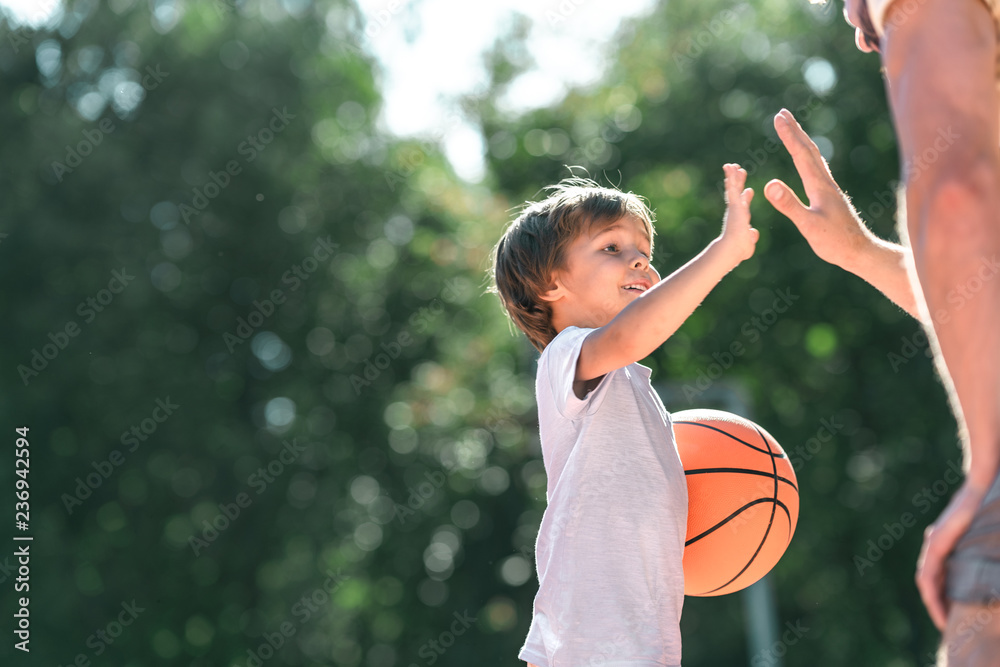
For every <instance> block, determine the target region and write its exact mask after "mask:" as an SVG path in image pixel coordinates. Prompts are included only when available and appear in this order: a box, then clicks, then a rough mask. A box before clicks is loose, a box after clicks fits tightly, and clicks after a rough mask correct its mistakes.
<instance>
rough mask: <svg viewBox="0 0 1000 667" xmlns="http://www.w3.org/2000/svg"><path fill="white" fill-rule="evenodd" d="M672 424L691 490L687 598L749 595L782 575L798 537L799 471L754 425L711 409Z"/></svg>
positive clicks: (675, 416) (682, 416) (686, 550)
mask: <svg viewBox="0 0 1000 667" xmlns="http://www.w3.org/2000/svg"><path fill="white" fill-rule="evenodd" d="M672 417H673V422H674V435H675V437H676V438H677V450H678V452H680V456H681V462H682V463H683V464H684V473H685V475H686V477H687V486H688V523H687V539H686V541H685V547H684V594H685V595H698V596H709V595H723V594H725V593H732V592H734V591H738V590H741V589H743V588H746V587H747V586H749V585H750V584H752V583H754V582H756V581H757V580H759V579H760V578H761V577H763V576H764V575H765V574H767V573H768V572H769V571H770V570H771V568H772V567H774V565H775V564H776V563H777V562H778V559H779V558H781V555H782V554H783V553H785V548H786V547H787V546H788V543H789V542H790V541H791V540H792V534H793V533H795V524H796V522H797V521H798V518H799V488H798V482H797V481H796V479H795V470H793V469H792V464H791V463H790V462H789V461H788V457H787V456H786V455H785V452H784V450H783V449H782V448H781V445H779V444H778V443H777V441H776V440H775V439H774V438H773V437H771V434H770V433H768V432H767V431H765V430H764V429H763V428H761V427H760V426H758V425H757V424H755V423H753V422H752V421H750V420H749V419H744V418H743V417H740V416H738V415H734V414H732V413H729V412H723V411H722V410H707V409H699V410H684V411H682V412H676V413H673V415H672Z"/></svg>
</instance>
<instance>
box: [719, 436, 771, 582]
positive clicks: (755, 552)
mask: <svg viewBox="0 0 1000 667" xmlns="http://www.w3.org/2000/svg"><path fill="white" fill-rule="evenodd" d="M754 430H755V431H757V434H758V435H760V439H761V440H762V441H763V442H764V446H765V447H767V449H768V451H770V449H771V444H770V443H769V442H768V441H767V438H765V437H764V434H763V433H761V432H760V429H759V428H757V425H756V424H754ZM771 466H772V467H773V468H774V478H775V479H774V498H772V500H773V501H774V503H777V502H778V479H777V477H778V466H777V464H775V462H774V458H773V457H772V458H771ZM774 503H772V504H771V518H770V519H768V520H767V530H765V531H764V537H762V538H760V544H758V545H757V550H756V551H754V552H753V556H750V560H748V561H747V564H746V565H744V566H743V569H742V570H740V571H739V572H737V573H736V576H734V577H733V578H732V579H730V580H729V581H727V582H726V583H724V584H722V585H721V586H719V587H718V588H714V589H712V590H710V591H708V592H709V593H714V592H715V591H718V590H722V589H723V588H725V587H726V586H728V585H729V584H731V583H733V582H734V581H736V580H737V579H739V578H740V575H742V574H743V573H744V572H746V571H747V568H749V567H750V566H751V565H753V562H754V561H755V560H757V554H759V553H760V550H761V549H763V548H764V542H767V536H768V535H770V534H771V526H773V525H774Z"/></svg>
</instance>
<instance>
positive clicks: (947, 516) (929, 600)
mask: <svg viewBox="0 0 1000 667" xmlns="http://www.w3.org/2000/svg"><path fill="white" fill-rule="evenodd" d="M986 491H987V489H979V488H975V487H972V486H970V485H969V483H968V481H966V482H965V483H964V484H962V486H961V487H959V489H958V491H957V492H956V493H955V495H954V496H953V497H952V499H951V501H950V502H949V503H948V506H947V507H946V508H945V510H944V512H942V513H941V516H939V517H938V520H937V521H935V522H934V523H932V524H931V525H929V526H927V530H925V531H924V545H923V547H922V548H921V550H920V558H919V559H918V560H917V575H916V580H917V588H918V589H919V590H920V597H921V598H923V600H924V605H925V606H926V607H927V612H928V613H929V614H930V616H931V620H932V621H934V625H936V626H937V628H938V630H941V631H942V632H944V629H945V626H946V625H947V623H948V599H947V595H946V590H945V575H946V574H947V571H946V568H945V566H946V563H947V559H948V556H949V555H950V554H951V552H952V551H954V550H955V545H956V544H958V540H959V539H961V537H962V535H965V533H966V531H967V530H968V529H969V525H970V524H971V523H972V517H973V516H974V515H975V513H976V510H978V509H979V507H980V505H982V503H983V498H984V497H985V496H986Z"/></svg>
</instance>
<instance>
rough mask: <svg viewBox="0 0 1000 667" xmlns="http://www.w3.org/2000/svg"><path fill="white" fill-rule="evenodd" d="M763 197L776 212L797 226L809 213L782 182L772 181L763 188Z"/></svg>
mask: <svg viewBox="0 0 1000 667" xmlns="http://www.w3.org/2000/svg"><path fill="white" fill-rule="evenodd" d="M764 197H766V198H767V201H769V202H771V205H772V206H774V208H776V209H778V212H779V213H781V214H783V215H785V216H786V217H788V218H789V219H791V221H792V222H794V223H796V224H798V223H799V221H801V220H803V219H804V217H805V215H806V214H807V213H808V212H809V209H808V208H806V206H805V204H803V203H802V202H801V201H799V198H798V196H796V194H795V193H794V192H792V189H791V188H790V187H788V186H787V185H786V184H785V183H784V182H783V181H779V180H778V179H774V180H773V181H770V182H769V183H768V184H767V185H765V186H764Z"/></svg>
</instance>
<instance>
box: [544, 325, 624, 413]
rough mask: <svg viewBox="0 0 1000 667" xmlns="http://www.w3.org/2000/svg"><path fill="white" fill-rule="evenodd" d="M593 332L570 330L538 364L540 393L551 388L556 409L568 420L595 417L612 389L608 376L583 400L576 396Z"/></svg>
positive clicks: (558, 338) (549, 348) (556, 341)
mask: <svg viewBox="0 0 1000 667" xmlns="http://www.w3.org/2000/svg"><path fill="white" fill-rule="evenodd" d="M592 331H594V329H592V328H588V329H584V328H580V327H566V328H565V329H563V330H562V331H560V332H559V334H558V335H557V336H556V337H555V338H554V339H552V342H551V343H549V344H548V345H547V346H546V347H545V350H544V351H543V352H542V355H541V357H540V358H539V360H538V383H539V387H538V390H539V391H542V390H543V386H542V384H543V383H544V384H545V387H544V388H547V390H548V391H549V392H550V395H551V396H552V399H553V400H554V402H555V408H556V410H558V412H559V414H561V415H562V416H563V417H565V418H566V419H579V418H580V417H583V416H584V415H587V414H593V413H594V412H595V411H596V410H597V408H599V407H600V404H601V401H602V400H603V398H604V394H605V391H606V389H607V385H608V376H609V375H611V374H612V373H614V372H616V371H612V372H611V373H608V374H606V375H605V376H604V377H602V378H601V381H600V382H599V383H598V385H597V386H596V387H595V388H593V389H591V390H590V392H589V393H588V394H587V395H586V396H584V397H583V398H582V399H581V398H577V396H576V394H575V393H574V392H573V379H574V378H575V377H576V362H577V359H579V357H580V350H581V349H582V348H583V341H584V340H585V339H586V338H587V336H588V335H590V333H591V332H592Z"/></svg>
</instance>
